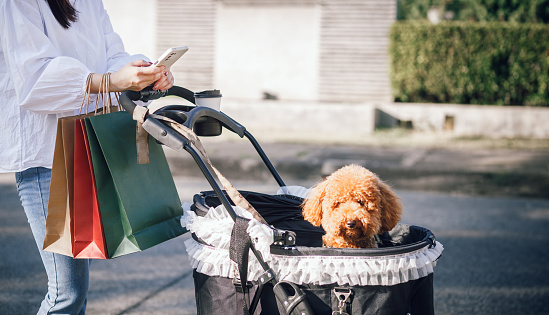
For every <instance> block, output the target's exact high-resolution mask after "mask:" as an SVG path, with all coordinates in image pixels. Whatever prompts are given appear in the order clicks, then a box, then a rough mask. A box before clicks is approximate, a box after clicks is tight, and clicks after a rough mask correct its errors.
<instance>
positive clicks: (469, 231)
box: [0, 140, 549, 314]
mask: <svg viewBox="0 0 549 315" xmlns="http://www.w3.org/2000/svg"><path fill="white" fill-rule="evenodd" d="M204 142H205V146H206V149H207V151H208V154H209V155H210V157H211V158H212V161H213V163H214V164H215V165H216V166H217V167H218V168H219V169H220V170H221V171H222V172H223V173H224V174H225V176H226V177H228V178H229V179H230V180H231V181H232V182H233V184H234V185H235V186H236V187H237V188H238V189H242V190H253V191H260V192H267V193H269V192H272V193H274V191H275V190H276V188H277V187H276V183H275V182H274V180H273V178H272V177H271V176H270V174H269V172H268V171H266V168H265V167H264V165H263V164H262V161H261V160H260V159H259V157H258V155H257V154H256V153H255V151H254V149H253V147H252V146H251V145H250V144H249V143H248V142H247V141H245V140H242V141H236V142H234V141H217V140H211V141H210V140H206V141H204ZM262 147H263V149H264V151H265V152H266V154H267V156H268V157H269V158H270V160H271V162H272V163H273V165H274V166H275V167H276V169H277V170H278V171H279V173H280V175H281V176H282V178H283V179H284V180H285V182H286V184H287V185H301V186H306V187H310V186H312V185H313V184H314V183H316V182H317V181H319V180H320V179H321V178H322V177H323V176H325V175H327V174H329V173H331V172H333V171H335V170H336V169H337V168H339V167H341V166H343V165H346V164H350V163H356V164H361V165H363V166H365V167H367V168H370V169H371V170H372V171H374V172H376V173H377V174H378V175H379V176H380V177H381V178H382V179H384V180H385V181H387V182H388V183H390V184H391V185H392V186H393V187H394V188H395V189H396V190H397V193H398V194H399V195H400V197H401V198H402V199H403V203H404V207H405V210H404V213H405V214H404V218H403V221H404V223H409V224H415V225H420V226H424V227H426V228H429V229H431V230H432V231H433V232H434V233H435V235H436V236H437V238H438V240H439V241H440V242H441V243H442V244H444V247H445V251H444V255H443V257H442V258H441V260H440V261H439V264H438V265H437V267H436V268H435V308H436V311H437V314H549V305H548V304H547V303H546V301H547V300H549V277H548V276H547V275H548V274H549V265H548V264H547V263H546V262H547V260H548V259H549V232H548V231H549V230H548V229H547V226H548V223H549V150H540V149H537V150H530V149H520V150H518V149H502V148H500V149H481V148H477V149H471V148H467V149H455V148H426V147H422V148H418V147H406V146H398V147H397V146H395V147H383V146H358V145H356V146H355V145H322V144H297V143H262ZM166 153H167V157H168V160H169V163H170V166H171V168H172V173H173V175H174V180H175V182H176V186H177V188H178V192H179V195H180V198H181V199H182V201H190V200H191V199H192V196H193V195H194V194H195V193H198V192H200V191H202V190H208V189H209V186H208V184H207V182H206V181H205V180H204V178H203V177H202V176H201V173H200V171H199V170H198V168H197V167H196V164H195V163H194V161H193V160H192V158H191V157H190V156H189V155H188V154H186V152H174V151H171V150H167V151H166ZM14 182H15V181H14V177H13V174H0V271H1V272H0V314H34V313H35V312H36V310H37V308H38V305H39V303H40V301H41V300H42V298H43V295H44V294H45V288H46V277H45V274H44V271H43V267H42V265H41V262H40V258H39V255H38V253H37V251H36V245H35V243H34V240H33V238H32V235H31V232H30V228H29V226H28V224H27V222H26V218H25V215H24V213H23V210H22V208H21V206H20V203H19V199H18V196H17V192H16V188H15V183H14ZM187 237H188V235H185V236H182V237H179V238H176V239H173V240H170V241H168V242H166V243H163V244H161V245H158V246H156V247H154V248H151V249H148V250H146V251H144V252H141V253H136V254H131V255H127V256H123V257H120V258H116V259H114V260H109V261H94V262H93V263H92V266H91V276H90V277H91V283H90V292H89V301H88V308H87V309H88V311H87V313H88V314H195V313H196V309H195V304H194V303H195V302H194V284H193V279H192V270H191V267H190V265H189V261H188V259H187V255H186V252H185V248H184V244H183V241H184V240H185V238H187Z"/></svg>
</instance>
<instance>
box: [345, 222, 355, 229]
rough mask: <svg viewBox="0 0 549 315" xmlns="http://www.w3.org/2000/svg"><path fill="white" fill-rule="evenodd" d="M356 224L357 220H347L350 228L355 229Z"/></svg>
mask: <svg viewBox="0 0 549 315" xmlns="http://www.w3.org/2000/svg"><path fill="white" fill-rule="evenodd" d="M355 226H356V221H355V220H349V221H347V227H348V228H350V229H353V228H354V227H355Z"/></svg>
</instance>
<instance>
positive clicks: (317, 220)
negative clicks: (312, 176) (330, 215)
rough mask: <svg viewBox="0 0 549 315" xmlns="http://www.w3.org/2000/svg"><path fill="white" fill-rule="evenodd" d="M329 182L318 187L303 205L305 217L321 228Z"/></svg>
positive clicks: (324, 182)
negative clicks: (323, 202)
mask: <svg viewBox="0 0 549 315" xmlns="http://www.w3.org/2000/svg"><path fill="white" fill-rule="evenodd" d="M326 186H327V181H323V182H321V183H319V184H318V185H316V186H315V187H314V188H313V189H312V190H311V193H310V194H309V196H308V198H307V199H305V201H304V203H303V217H304V218H305V220H307V221H309V222H311V223H312V224H313V225H316V226H320V224H321V222H322V212H323V211H322V201H323V199H324V193H325V192H324V190H325V189H326Z"/></svg>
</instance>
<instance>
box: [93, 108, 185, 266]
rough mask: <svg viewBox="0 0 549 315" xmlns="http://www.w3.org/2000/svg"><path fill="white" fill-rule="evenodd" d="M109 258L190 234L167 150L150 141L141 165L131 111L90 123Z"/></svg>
mask: <svg viewBox="0 0 549 315" xmlns="http://www.w3.org/2000/svg"><path fill="white" fill-rule="evenodd" d="M85 122H86V132H87V136H88V141H89V146H90V151H91V153H92V162H93V171H94V175H95V181H96V187H97V195H98V199H99V209H100V212H101V220H102V223H103V230H104V233H105V241H106V244H107V251H108V255H109V258H115V257H118V256H122V255H126V254H130V253H133V252H138V251H142V250H145V249H147V248H149V247H152V246H155V245H157V244H159V243H162V242H164V241H167V240H169V239H172V238H175V237H177V236H179V235H181V234H183V233H185V232H187V230H186V229H184V228H183V227H181V224H180V221H179V219H180V216H181V215H183V209H182V207H181V202H180V200H179V196H178V194H177V190H176V188H175V184H174V181H173V178H172V175H171V172H170V169H169V166H168V162H167V161H166V157H165V155H164V151H163V150H162V147H161V146H160V145H159V144H158V143H156V141H154V139H153V138H152V137H150V138H149V159H150V163H148V164H138V163H137V157H136V156H137V152H136V122H135V121H134V120H133V119H132V117H131V115H130V114H129V113H127V112H117V113H111V114H106V115H100V116H94V117H90V118H87V119H86V121H85Z"/></svg>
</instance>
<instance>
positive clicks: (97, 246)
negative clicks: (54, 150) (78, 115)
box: [71, 119, 108, 259]
mask: <svg viewBox="0 0 549 315" xmlns="http://www.w3.org/2000/svg"><path fill="white" fill-rule="evenodd" d="M73 202H74V204H73V207H72V211H73V216H72V218H73V220H72V229H71V232H72V233H73V237H72V242H73V244H72V250H73V257H74V258H97V259H108V255H107V250H106V245H105V236H104V234H103V224H102V222H101V215H100V212H99V202H98V199H97V189H96V186H95V178H94V173H93V164H92V159H91V152H90V146H89V143H88V137H87V134H86V125H85V123H84V119H77V120H75V121H74V198H73Z"/></svg>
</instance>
